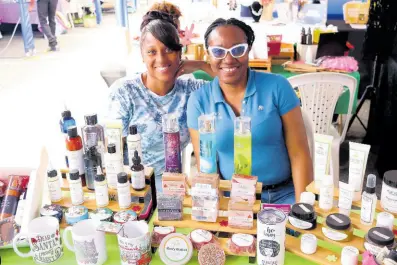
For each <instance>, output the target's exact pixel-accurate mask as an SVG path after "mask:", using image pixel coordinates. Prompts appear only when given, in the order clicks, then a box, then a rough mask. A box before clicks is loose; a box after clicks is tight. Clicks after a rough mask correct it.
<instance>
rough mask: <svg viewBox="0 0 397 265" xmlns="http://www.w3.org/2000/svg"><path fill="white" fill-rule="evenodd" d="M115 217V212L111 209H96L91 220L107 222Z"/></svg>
mask: <svg viewBox="0 0 397 265" xmlns="http://www.w3.org/2000/svg"><path fill="white" fill-rule="evenodd" d="M112 216H113V211H112V210H110V209H109V208H100V209H96V210H95V211H93V212H92V214H91V219H97V220H100V221H105V220H109V219H111V218H112Z"/></svg>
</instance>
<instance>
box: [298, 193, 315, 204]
mask: <svg viewBox="0 0 397 265" xmlns="http://www.w3.org/2000/svg"><path fill="white" fill-rule="evenodd" d="M315 201H316V195H314V193H313V192H308V191H304V192H302V193H301V198H300V202H301V203H307V204H310V205H311V206H314V202H315Z"/></svg>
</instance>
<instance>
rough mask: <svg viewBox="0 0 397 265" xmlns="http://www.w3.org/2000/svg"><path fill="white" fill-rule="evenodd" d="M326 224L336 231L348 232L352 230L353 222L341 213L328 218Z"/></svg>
mask: <svg viewBox="0 0 397 265" xmlns="http://www.w3.org/2000/svg"><path fill="white" fill-rule="evenodd" d="M325 222H326V224H327V225H328V226H329V227H330V228H332V229H335V230H347V229H349V228H350V225H351V220H350V218H349V217H348V216H346V215H344V214H341V213H333V214H330V215H328V216H327V219H326V221H325Z"/></svg>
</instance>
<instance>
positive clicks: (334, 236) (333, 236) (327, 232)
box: [322, 218, 347, 241]
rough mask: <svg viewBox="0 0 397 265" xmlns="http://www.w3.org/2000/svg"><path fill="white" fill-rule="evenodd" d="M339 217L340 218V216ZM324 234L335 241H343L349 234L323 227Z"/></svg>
mask: <svg viewBox="0 0 397 265" xmlns="http://www.w3.org/2000/svg"><path fill="white" fill-rule="evenodd" d="M338 219H339V218H338ZM322 230H323V234H324V235H325V236H326V237H328V238H329V239H332V240H334V241H342V240H345V239H346V238H347V235H346V234H344V233H340V232H336V231H334V230H331V229H328V228H325V227H323V228H322Z"/></svg>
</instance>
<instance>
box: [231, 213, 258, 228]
mask: <svg viewBox="0 0 397 265" xmlns="http://www.w3.org/2000/svg"><path fill="white" fill-rule="evenodd" d="M228 221H229V225H230V226H235V227H252V226H253V224H254V218H253V213H252V212H249V211H235V210H232V211H229V219H228Z"/></svg>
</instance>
